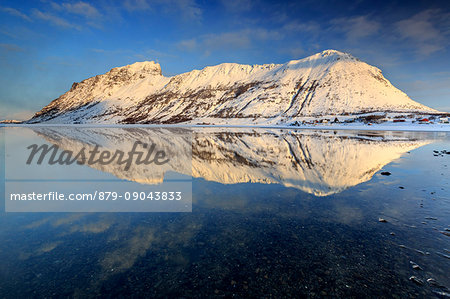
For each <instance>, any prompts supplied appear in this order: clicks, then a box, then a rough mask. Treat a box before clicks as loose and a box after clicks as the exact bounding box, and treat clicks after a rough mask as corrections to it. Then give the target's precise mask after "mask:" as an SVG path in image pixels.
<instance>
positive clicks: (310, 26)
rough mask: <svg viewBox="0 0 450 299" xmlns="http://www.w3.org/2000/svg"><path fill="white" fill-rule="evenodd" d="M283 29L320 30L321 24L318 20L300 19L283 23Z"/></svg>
mask: <svg viewBox="0 0 450 299" xmlns="http://www.w3.org/2000/svg"><path fill="white" fill-rule="evenodd" d="M282 30H283V31H288V32H292V33H299V32H311V33H314V32H319V31H320V25H319V24H318V23H317V22H312V21H309V22H305V23H302V22H299V21H290V22H288V23H286V24H284V25H283V28H282Z"/></svg>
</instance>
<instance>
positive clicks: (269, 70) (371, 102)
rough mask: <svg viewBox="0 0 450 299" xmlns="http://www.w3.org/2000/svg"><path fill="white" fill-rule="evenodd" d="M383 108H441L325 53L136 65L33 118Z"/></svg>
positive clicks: (154, 119)
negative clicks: (255, 61) (198, 66)
mask: <svg viewBox="0 0 450 299" xmlns="http://www.w3.org/2000/svg"><path fill="white" fill-rule="evenodd" d="M378 111H386V112H419V113H433V112H437V111H436V110H433V109H431V108H429V107H426V106H424V105H421V104H419V103H417V102H415V101H413V100H411V99H410V98H409V97H408V96H407V95H406V94H405V93H403V92H402V91H400V90H398V89H397V88H395V87H394V86H393V85H392V84H391V83H390V82H389V81H388V80H387V79H385V78H384V77H383V75H382V73H381V71H380V70H379V69H378V68H376V67H373V66H370V65H368V64H366V63H364V62H361V61H360V60H358V59H357V58H355V57H353V56H351V55H350V54H347V53H342V52H339V51H335V50H326V51H323V52H321V53H317V54H315V55H312V56H310V57H307V58H305V59H301V60H293V61H290V62H288V63H285V64H265V65H253V66H250V65H240V64H236V63H223V64H220V65H217V66H209V67H206V68H204V69H202V70H193V71H191V72H188V73H184V74H180V75H176V76H173V77H165V76H163V75H162V72H161V67H160V65H159V64H157V63H155V62H137V63H134V64H132V65H127V66H124V67H119V68H114V69H112V70H111V71H109V72H107V73H106V74H104V75H98V76H95V77H92V78H89V79H86V80H84V81H82V82H80V83H74V84H73V86H72V88H71V89H70V90H69V91H68V92H66V93H65V94H63V95H62V96H60V97H59V98H57V99H56V100H54V101H52V102H51V103H50V104H49V105H47V106H46V107H44V108H43V109H42V110H41V111H39V112H38V113H36V114H35V115H34V117H33V118H32V119H31V120H29V122H30V123H36V122H50V123H180V122H196V121H200V120H204V119H208V120H213V121H212V122H214V120H223V119H228V120H230V121H231V123H232V121H233V119H234V120H236V119H249V120H251V121H252V122H253V123H258V122H261V121H264V122H266V123H276V122H278V121H279V120H280V119H282V118H284V119H295V118H299V117H308V116H320V115H342V114H357V113H366V112H378ZM219 122H220V121H219Z"/></svg>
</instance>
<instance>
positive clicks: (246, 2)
mask: <svg viewBox="0 0 450 299" xmlns="http://www.w3.org/2000/svg"><path fill="white" fill-rule="evenodd" d="M221 2H222V5H223V6H225V8H226V9H227V10H228V11H231V12H245V11H249V10H250V9H252V7H253V3H252V1H251V0H221Z"/></svg>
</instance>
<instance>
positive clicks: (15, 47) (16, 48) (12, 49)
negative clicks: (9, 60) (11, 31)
mask: <svg viewBox="0 0 450 299" xmlns="http://www.w3.org/2000/svg"><path fill="white" fill-rule="evenodd" d="M0 48H2V49H3V50H5V51H8V52H23V49H22V48H21V47H19V46H18V45H15V44H3V43H2V44H0Z"/></svg>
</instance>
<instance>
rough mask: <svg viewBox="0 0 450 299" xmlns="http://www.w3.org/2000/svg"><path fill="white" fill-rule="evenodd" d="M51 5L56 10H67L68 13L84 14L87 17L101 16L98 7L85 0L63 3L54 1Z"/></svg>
mask: <svg viewBox="0 0 450 299" xmlns="http://www.w3.org/2000/svg"><path fill="white" fill-rule="evenodd" d="M51 5H52V7H53V8H54V9H55V10H58V11H65V12H67V13H71V14H76V15H80V16H84V17H86V18H98V17H100V16H101V14H100V12H99V11H98V10H97V8H95V7H94V6H92V5H91V4H89V3H86V2H83V1H79V2H75V3H62V4H58V3H56V2H52V3H51Z"/></svg>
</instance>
